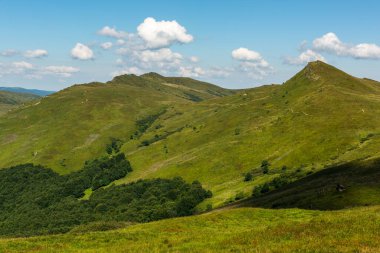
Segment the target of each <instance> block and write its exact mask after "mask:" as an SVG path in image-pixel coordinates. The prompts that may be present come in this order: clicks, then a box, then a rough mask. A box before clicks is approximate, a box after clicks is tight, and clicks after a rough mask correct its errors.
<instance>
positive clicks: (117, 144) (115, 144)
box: [106, 138, 123, 155]
mask: <svg viewBox="0 0 380 253" xmlns="http://www.w3.org/2000/svg"><path fill="white" fill-rule="evenodd" d="M122 145H123V142H122V140H120V139H116V138H111V143H109V144H108V145H107V147H106V152H107V154H109V155H112V154H117V153H119V152H120V148H121V146H122Z"/></svg>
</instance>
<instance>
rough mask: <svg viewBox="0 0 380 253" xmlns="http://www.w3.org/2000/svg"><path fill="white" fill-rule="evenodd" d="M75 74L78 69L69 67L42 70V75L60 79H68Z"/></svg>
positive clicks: (51, 67)
mask: <svg viewBox="0 0 380 253" xmlns="http://www.w3.org/2000/svg"><path fill="white" fill-rule="evenodd" d="M77 72H79V69H78V68H75V67H71V66H47V67H45V68H44V69H43V73H44V74H55V75H58V76H62V77H70V76H72V74H74V73H77Z"/></svg>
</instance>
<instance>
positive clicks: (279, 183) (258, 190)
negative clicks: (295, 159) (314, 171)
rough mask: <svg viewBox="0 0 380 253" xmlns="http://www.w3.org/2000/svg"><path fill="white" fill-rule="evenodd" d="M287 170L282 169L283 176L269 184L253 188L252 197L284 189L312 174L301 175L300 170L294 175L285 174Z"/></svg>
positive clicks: (293, 173)
mask: <svg viewBox="0 0 380 253" xmlns="http://www.w3.org/2000/svg"><path fill="white" fill-rule="evenodd" d="M286 169H287V168H286V166H283V167H282V169H281V170H282V172H283V173H282V174H280V175H279V176H277V177H275V178H273V179H272V180H271V181H269V182H266V183H264V184H261V185H257V186H255V188H253V192H252V196H253V197H259V196H261V195H262V194H264V193H267V192H270V191H272V190H276V189H279V188H281V187H284V186H285V185H288V184H290V183H292V182H294V181H296V180H298V179H301V178H303V177H304V176H306V175H309V174H310V173H306V174H305V173H299V172H300V171H301V170H300V169H297V170H296V171H295V172H292V173H285V171H286Z"/></svg>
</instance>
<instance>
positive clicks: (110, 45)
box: [100, 42, 113, 49]
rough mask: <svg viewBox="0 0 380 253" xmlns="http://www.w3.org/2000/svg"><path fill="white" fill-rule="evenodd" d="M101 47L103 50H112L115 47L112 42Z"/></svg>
mask: <svg viewBox="0 0 380 253" xmlns="http://www.w3.org/2000/svg"><path fill="white" fill-rule="evenodd" d="M100 46H101V47H102V48H103V49H110V48H111V47H112V46H113V44H112V42H104V43H102V44H101V45H100Z"/></svg>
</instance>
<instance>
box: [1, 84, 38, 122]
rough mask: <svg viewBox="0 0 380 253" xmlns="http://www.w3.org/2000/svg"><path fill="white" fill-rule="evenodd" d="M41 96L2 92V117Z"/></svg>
mask: <svg viewBox="0 0 380 253" xmlns="http://www.w3.org/2000/svg"><path fill="white" fill-rule="evenodd" d="M38 98H39V96H37V95H34V94H27V93H17V92H10V91H1V90H0V116H1V115H3V114H5V113H6V112H8V111H9V110H12V109H14V108H16V107H18V106H20V105H22V104H24V103H27V102H29V101H32V100H35V99H38Z"/></svg>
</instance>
